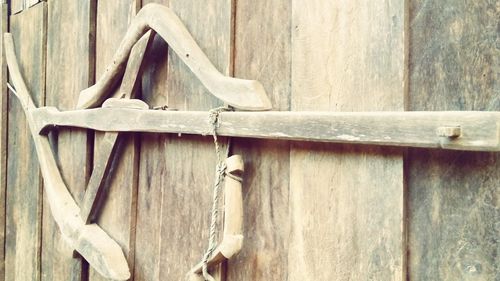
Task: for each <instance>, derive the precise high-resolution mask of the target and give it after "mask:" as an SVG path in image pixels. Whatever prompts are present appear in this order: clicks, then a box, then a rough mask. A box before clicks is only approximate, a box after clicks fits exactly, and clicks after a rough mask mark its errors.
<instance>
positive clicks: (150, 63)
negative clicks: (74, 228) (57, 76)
mask: <svg viewBox="0 0 500 281" xmlns="http://www.w3.org/2000/svg"><path fill="white" fill-rule="evenodd" d="M151 2H153V1H147V0H143V1H142V5H146V4H147V3H151ZM155 2H157V3H161V4H163V5H167V4H168V1H167V0H165V1H155ZM167 60H168V47H167V43H165V41H164V40H163V39H161V37H160V36H155V38H154V40H153V44H152V46H151V48H150V49H149V50H148V53H147V55H146V65H145V69H144V74H143V76H142V84H141V90H142V98H143V99H144V100H145V101H147V103H148V104H150V105H151V106H164V105H167V104H168V103H167V101H168V94H167V83H166V79H167V75H168V67H169V66H168V61H167ZM167 138H168V137H167V136H165V135H161V134H141V137H140V142H141V151H140V153H141V157H140V160H139V161H140V162H139V175H140V176H139V184H138V192H137V222H136V224H137V228H136V249H141V250H140V251H136V253H135V264H134V265H135V268H134V280H136V281H149V280H154V281H159V280H161V279H160V253H161V249H160V241H161V231H160V229H161V226H162V224H163V220H162V194H163V192H164V185H165V184H166V182H168V181H169V180H168V179H167V178H165V177H164V176H160V175H164V174H165V172H166V159H165V142H166V140H167Z"/></svg>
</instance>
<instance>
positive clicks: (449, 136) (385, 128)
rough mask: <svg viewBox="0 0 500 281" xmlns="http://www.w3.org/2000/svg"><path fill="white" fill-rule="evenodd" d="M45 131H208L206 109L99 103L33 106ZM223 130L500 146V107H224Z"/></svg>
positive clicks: (226, 132)
mask: <svg viewBox="0 0 500 281" xmlns="http://www.w3.org/2000/svg"><path fill="white" fill-rule="evenodd" d="M33 116H34V117H35V118H34V120H36V121H37V122H38V124H37V126H38V130H39V131H40V132H41V133H44V132H46V131H47V130H48V129H50V128H53V127H56V126H69V127H80V128H89V129H94V130H98V131H116V132H154V133H177V134H201V135H204V134H207V133H208V132H209V126H208V123H207V118H208V112H200V111H162V110H141V109H132V108H97V109H87V110H74V111H64V112H61V111H58V110H57V109H56V108H38V109H35V110H33ZM219 123H220V126H219V128H218V130H217V133H218V134H219V135H221V136H232V137H249V138H266V139H283V140H297V141H320V142H334V143H354V144H371V145H388V146H406V147H424V148H443V149H453V150H471V151H500V144H499V139H500V137H499V135H500V129H499V124H500V112H477V111H459V112H453V111H451V112H273V111H266V112H223V113H221V114H220V122H219Z"/></svg>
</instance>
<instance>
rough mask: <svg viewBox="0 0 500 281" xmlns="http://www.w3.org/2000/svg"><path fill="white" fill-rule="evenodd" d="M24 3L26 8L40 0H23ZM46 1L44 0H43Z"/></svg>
mask: <svg viewBox="0 0 500 281" xmlns="http://www.w3.org/2000/svg"><path fill="white" fill-rule="evenodd" d="M25 1H26V3H25V4H24V5H25V6H26V9H28V8H29V7H31V6H34V5H36V4H37V3H39V2H41V1H42V0H25ZM43 1H46V0H43Z"/></svg>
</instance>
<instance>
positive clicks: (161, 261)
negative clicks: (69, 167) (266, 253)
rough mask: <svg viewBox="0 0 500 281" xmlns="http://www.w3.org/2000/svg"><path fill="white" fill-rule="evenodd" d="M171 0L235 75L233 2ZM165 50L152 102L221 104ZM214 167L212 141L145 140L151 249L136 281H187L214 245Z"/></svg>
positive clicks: (144, 233) (146, 81)
mask: <svg viewBox="0 0 500 281" xmlns="http://www.w3.org/2000/svg"><path fill="white" fill-rule="evenodd" d="M168 2H169V3H167V1H163V2H162V4H169V7H170V8H171V9H172V10H173V11H174V12H175V13H176V14H177V15H178V16H179V17H180V19H181V20H182V22H183V23H184V24H185V25H186V27H187V29H188V30H189V31H190V33H191V34H192V36H193V37H194V39H195V41H196V42H197V43H198V44H199V45H200V47H201V49H202V50H203V51H204V52H205V53H206V54H207V56H208V58H209V59H210V60H211V61H212V63H214V65H215V66H216V67H217V69H218V70H219V71H220V72H221V73H223V74H228V73H227V70H228V69H229V67H230V65H231V63H230V54H229V50H230V42H231V39H230V36H231V33H230V32H226V30H230V24H231V10H230V9H231V6H230V1H226V0H224V1H207V2H205V3H204V4H203V5H200V3H199V2H198V1H168ZM145 4H146V3H143V5H145ZM166 50H167V47H166V45H165V44H164V43H162V42H161V41H158V40H156V42H155V44H154V45H153V50H152V53H151V57H150V58H151V61H152V63H151V64H149V65H148V68H147V69H146V71H145V75H144V78H143V97H144V99H145V100H146V101H147V102H148V104H150V105H152V106H156V105H168V106H169V107H171V108H178V109H182V110H186V109H187V110H196V109H198V110H208V109H210V108H213V107H215V106H217V105H221V103H220V102H219V101H217V99H216V98H214V97H212V96H210V95H207V93H206V92H205V91H206V90H205V88H204V86H203V85H202V84H201V83H200V82H199V81H198V79H196V77H195V76H194V75H193V74H192V73H191V71H190V70H189V69H188V68H187V67H186V66H185V65H184V63H183V62H182V61H181V60H180V59H179V58H178V57H177V55H175V54H173V53H172V52H169V53H168V56H167V57H165V56H164V54H165V51H166ZM161 64H167V67H166V68H165V67H164V66H161ZM214 169H215V157H214V152H213V144H212V142H211V141H210V140H209V139H208V138H205V139H203V138H201V137H186V136H183V137H182V138H178V137H168V136H159V135H152V134H144V135H143V137H142V142H141V163H140V174H141V177H140V180H139V196H138V217H137V226H138V228H137V248H138V249H139V248H140V249H145V251H143V252H141V253H139V252H137V255H136V269H135V280H165V279H168V280H170V279H171V280H183V278H184V276H185V274H186V273H187V272H188V271H189V269H190V268H191V267H192V266H193V265H195V264H197V263H198V262H199V261H200V260H201V258H202V256H203V254H204V252H205V250H206V247H207V245H208V224H209V218H210V217H209V215H208V214H209V212H210V208H211V198H212V185H213V180H214ZM179 210H182V211H179ZM186 233H189V235H186ZM148 251H149V252H148ZM173 256H176V257H178V258H176V259H172V258H171V257H173ZM218 278H219V277H217V279H218Z"/></svg>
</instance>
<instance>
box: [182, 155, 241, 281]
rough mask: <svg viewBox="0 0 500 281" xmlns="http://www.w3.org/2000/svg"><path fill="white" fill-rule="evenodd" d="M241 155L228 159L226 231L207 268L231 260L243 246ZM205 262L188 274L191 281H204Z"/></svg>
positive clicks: (225, 207)
mask: <svg viewBox="0 0 500 281" xmlns="http://www.w3.org/2000/svg"><path fill="white" fill-rule="evenodd" d="M244 166H245V164H244V163H243V158H242V157H241V155H232V156H230V157H228V158H227V159H226V176H225V178H224V193H223V194H224V204H223V205H224V224H223V227H224V231H223V236H222V239H221V241H220V242H219V243H218V244H217V247H216V248H215V249H214V251H213V252H212V254H211V255H210V256H209V257H208V259H207V268H209V269H210V268H213V267H214V266H216V265H218V264H220V263H222V262H224V261H226V260H228V259H231V258H232V257H233V256H234V255H236V254H238V252H239V251H240V250H241V247H242V246H243V242H244V237H243V235H242V230H243V196H242V192H241V185H242V180H243V177H242V176H243V172H244ZM203 264H204V263H203V261H201V262H200V263H198V264H197V265H196V266H194V267H193V268H192V269H191V270H190V271H189V273H188V276H189V277H190V278H191V279H190V280H195V279H200V278H201V279H202V280H203V278H202V270H203Z"/></svg>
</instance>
